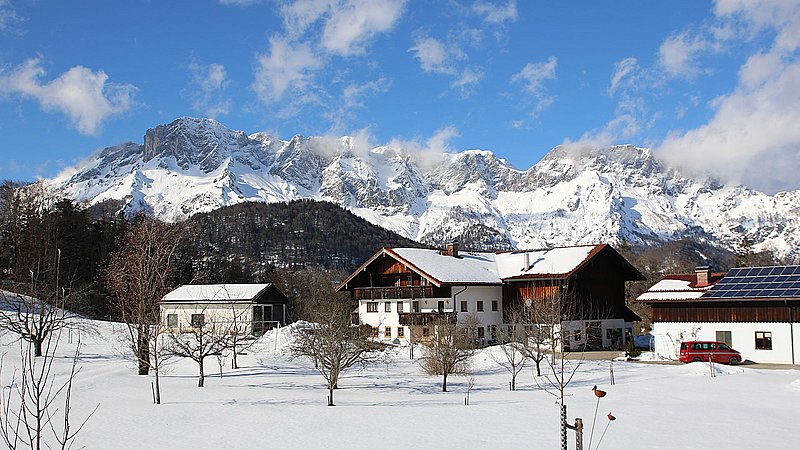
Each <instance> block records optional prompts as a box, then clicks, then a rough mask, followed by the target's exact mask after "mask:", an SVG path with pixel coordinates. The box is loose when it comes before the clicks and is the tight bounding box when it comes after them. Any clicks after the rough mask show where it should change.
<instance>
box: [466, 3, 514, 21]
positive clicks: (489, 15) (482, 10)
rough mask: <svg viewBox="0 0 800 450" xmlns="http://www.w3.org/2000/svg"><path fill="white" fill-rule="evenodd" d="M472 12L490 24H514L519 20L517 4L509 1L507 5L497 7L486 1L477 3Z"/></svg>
mask: <svg viewBox="0 0 800 450" xmlns="http://www.w3.org/2000/svg"><path fill="white" fill-rule="evenodd" d="M472 11H473V12H474V13H475V14H477V15H479V16H482V17H483V20H484V21H486V22H488V23H504V22H514V21H515V20H517V2H516V0H509V1H508V3H506V4H505V5H496V4H494V3H490V2H486V1H480V0H479V1H476V2H475V3H473V4H472Z"/></svg>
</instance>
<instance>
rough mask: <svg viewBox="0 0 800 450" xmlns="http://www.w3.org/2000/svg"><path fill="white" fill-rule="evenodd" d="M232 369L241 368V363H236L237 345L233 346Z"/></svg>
mask: <svg viewBox="0 0 800 450" xmlns="http://www.w3.org/2000/svg"><path fill="white" fill-rule="evenodd" d="M231 368H233V369H238V368H239V362H238V361H236V346H235V345H234V346H233V361H232V362H231Z"/></svg>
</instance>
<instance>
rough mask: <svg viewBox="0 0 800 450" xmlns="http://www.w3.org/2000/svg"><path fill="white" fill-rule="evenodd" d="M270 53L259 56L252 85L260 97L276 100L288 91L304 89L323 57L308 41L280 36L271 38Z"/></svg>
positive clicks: (265, 99)
mask: <svg viewBox="0 0 800 450" xmlns="http://www.w3.org/2000/svg"><path fill="white" fill-rule="evenodd" d="M269 43H270V50H269V53H266V54H259V55H258V56H257V57H256V61H257V64H256V70H255V80H254V81H253V85H252V88H253V90H254V91H255V93H256V95H257V96H258V98H259V100H261V101H262V102H264V103H274V102H276V101H278V100H280V99H281V98H282V97H283V96H284V94H285V93H286V92H287V91H302V90H303V89H304V88H306V87H307V86H308V85H309V84H310V83H311V81H312V78H313V71H314V70H315V69H317V68H319V67H321V66H322V63H321V61H320V60H319V59H318V58H317V57H316V56H315V55H314V53H313V52H312V51H311V47H309V46H308V45H306V44H297V43H291V42H288V41H287V40H285V39H283V38H280V37H272V38H270V40H269Z"/></svg>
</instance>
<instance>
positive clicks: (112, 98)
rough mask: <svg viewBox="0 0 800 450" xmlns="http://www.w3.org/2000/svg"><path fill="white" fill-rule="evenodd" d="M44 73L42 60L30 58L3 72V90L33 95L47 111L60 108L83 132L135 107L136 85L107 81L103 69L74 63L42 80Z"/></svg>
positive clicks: (0, 78)
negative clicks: (49, 79) (56, 75)
mask: <svg viewBox="0 0 800 450" xmlns="http://www.w3.org/2000/svg"><path fill="white" fill-rule="evenodd" d="M44 75H45V70H44V69H43V68H42V67H41V61H40V60H39V59H38V58H34V59H29V60H27V61H26V62H25V63H24V64H22V65H20V66H18V67H15V68H13V69H11V70H9V71H3V72H0V93H4V94H9V95H21V96H22V97H26V98H32V99H34V100H36V101H37V102H38V103H39V105H40V106H41V107H42V108H43V109H44V110H46V111H58V112H61V113H63V114H65V115H66V116H67V117H69V119H70V120H71V121H72V124H73V126H75V128H77V130H78V131H79V132H81V133H83V134H96V133H97V132H98V131H99V129H100V127H101V125H102V124H103V122H104V121H105V120H106V119H108V118H109V117H111V116H113V115H115V114H121V113H123V112H125V111H128V110H129V109H131V108H132V107H133V96H134V93H135V92H136V88H135V87H134V86H133V85H130V84H115V83H107V81H108V75H106V73H105V72H104V71H102V70H98V71H97V72H92V71H91V70H90V69H87V68H86V67H83V66H75V67H73V68H71V69H69V70H68V71H66V72H64V73H63V74H61V75H60V76H59V77H58V78H56V79H54V80H52V81H49V82H42V80H41V78H42V77H44Z"/></svg>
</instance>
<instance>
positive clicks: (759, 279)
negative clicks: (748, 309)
mask: <svg viewBox="0 0 800 450" xmlns="http://www.w3.org/2000/svg"><path fill="white" fill-rule="evenodd" d="M798 296H800V266H775V267H737V268H734V269H731V270H730V271H729V272H728V273H727V275H726V276H725V277H724V278H723V279H721V280H720V281H719V282H718V283H717V284H716V285H714V286H713V287H712V288H711V289H709V290H708V292H706V293H705V294H703V297H706V298H715V297H716V298H782V297H798Z"/></svg>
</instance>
